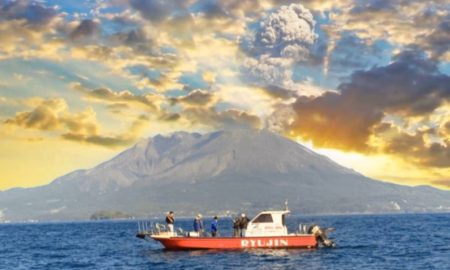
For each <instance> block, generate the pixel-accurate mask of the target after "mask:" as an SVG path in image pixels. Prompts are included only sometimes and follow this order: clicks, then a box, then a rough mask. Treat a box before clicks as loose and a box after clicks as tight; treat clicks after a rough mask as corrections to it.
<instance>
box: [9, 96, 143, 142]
mask: <svg viewBox="0 0 450 270" xmlns="http://www.w3.org/2000/svg"><path fill="white" fill-rule="evenodd" d="M24 104H28V106H30V107H31V110H30V111H25V112H18V113H17V114H16V116H15V117H13V118H8V119H6V120H5V121H4V125H6V126H16V127H21V128H24V129H34V130H40V131H45V132H51V133H49V134H55V133H56V134H58V135H59V136H60V137H61V138H62V139H64V140H70V141H76V142H80V143H89V144H95V145H100V146H105V147H118V146H127V145H130V144H132V143H134V142H135V141H136V140H137V139H138V138H139V137H140V136H141V134H142V132H143V130H144V129H145V128H147V127H148V125H149V120H150V119H149V117H148V116H146V115H144V114H141V115H139V116H137V117H136V118H135V119H134V121H133V122H132V123H131V125H130V126H129V128H127V129H126V130H125V131H123V132H120V133H116V134H102V132H101V126H100V124H99V123H98V122H97V118H96V113H95V111H94V109H93V108H91V107H88V108H87V109H86V110H84V111H81V112H78V113H73V112H70V110H69V107H68V105H67V102H66V101H65V100H64V99H62V98H53V99H41V98H34V99H29V100H25V101H24ZM40 140H42V138H40Z"/></svg>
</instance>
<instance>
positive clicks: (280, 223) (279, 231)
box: [244, 210, 290, 237]
mask: <svg viewBox="0 0 450 270" xmlns="http://www.w3.org/2000/svg"><path fill="white" fill-rule="evenodd" d="M289 213H290V211H289V210H284V211H264V212H261V213H259V214H258V215H256V216H255V217H254V218H253V219H252V220H251V221H250V222H249V223H248V225H247V230H246V232H245V235H244V236H247V237H249V236H285V235H288V230H287V227H286V222H285V218H286V215H287V214H289Z"/></svg>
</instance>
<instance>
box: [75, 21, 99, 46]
mask: <svg viewBox="0 0 450 270" xmlns="http://www.w3.org/2000/svg"><path fill="white" fill-rule="evenodd" d="M99 33H100V26H99V23H98V22H96V21H94V20H82V21H81V22H80V24H79V25H78V26H77V27H76V28H75V29H74V30H73V31H72V32H71V33H70V38H71V39H72V40H73V41H81V40H87V39H89V38H93V37H95V36H96V35H98V34H99Z"/></svg>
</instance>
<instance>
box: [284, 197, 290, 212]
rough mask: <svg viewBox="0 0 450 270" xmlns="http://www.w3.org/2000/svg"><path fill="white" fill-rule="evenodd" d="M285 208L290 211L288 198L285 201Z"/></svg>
mask: <svg viewBox="0 0 450 270" xmlns="http://www.w3.org/2000/svg"><path fill="white" fill-rule="evenodd" d="M284 208H285V210H286V211H289V207H288V200H287V199H286V201H284Z"/></svg>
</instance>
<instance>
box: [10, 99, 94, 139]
mask: <svg viewBox="0 0 450 270" xmlns="http://www.w3.org/2000/svg"><path fill="white" fill-rule="evenodd" d="M31 104H36V107H34V108H32V110H31V111H25V112H18V113H17V114H16V116H15V117H14V118H9V119H7V120H6V121H5V122H4V124H6V125H14V126H19V127H22V128H26V129H38V130H43V131H63V130H68V131H70V132H73V133H77V134H87V135H93V134H97V133H98V130H99V126H98V124H97V121H96V116H95V112H94V111H93V109H92V108H88V109H86V110H85V111H82V112H80V113H71V112H70V111H69V107H68V105H67V103H66V101H65V100H64V99H61V98H54V99H47V100H45V99H34V100H30V105H31Z"/></svg>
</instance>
